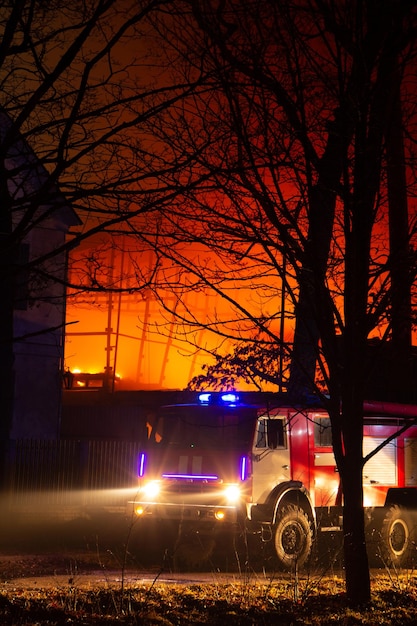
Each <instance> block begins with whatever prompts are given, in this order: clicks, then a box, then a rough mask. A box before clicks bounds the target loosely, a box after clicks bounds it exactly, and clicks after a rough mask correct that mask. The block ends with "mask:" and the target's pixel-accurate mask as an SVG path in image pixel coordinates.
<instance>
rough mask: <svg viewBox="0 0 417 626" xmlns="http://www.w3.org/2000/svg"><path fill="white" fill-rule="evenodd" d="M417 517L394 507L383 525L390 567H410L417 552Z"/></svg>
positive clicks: (385, 558) (385, 549)
mask: <svg viewBox="0 0 417 626" xmlns="http://www.w3.org/2000/svg"><path fill="white" fill-rule="evenodd" d="M416 521H417V518H416V516H413V515H412V513H411V512H410V511H408V510H407V509H404V508H402V507H400V506H392V507H391V508H390V509H389V511H388V512H387V514H386V516H385V518H384V521H383V524H382V530H381V535H382V541H383V554H384V560H386V561H388V565H394V566H397V567H405V566H408V565H410V563H411V561H412V558H413V555H414V556H415V551H416V543H415V539H416Z"/></svg>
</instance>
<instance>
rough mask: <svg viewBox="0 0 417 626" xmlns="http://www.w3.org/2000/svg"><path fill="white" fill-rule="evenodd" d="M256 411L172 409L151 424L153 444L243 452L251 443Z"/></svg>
mask: <svg viewBox="0 0 417 626" xmlns="http://www.w3.org/2000/svg"><path fill="white" fill-rule="evenodd" d="M256 417H257V413H256V409H254V408H253V409H249V408H248V407H245V409H243V408H233V409H232V408H230V409H225V408H220V407H200V406H198V407H194V406H184V407H172V408H170V409H169V410H165V411H163V412H161V413H160V414H159V415H158V416H157V417H156V418H155V419H154V420H152V421H153V423H152V424H151V423H148V438H149V442H150V443H155V444H157V445H158V446H169V447H177V448H215V449H218V448H227V449H233V448H241V447H242V446H247V445H248V443H250V441H251V440H252V437H253V431H254V428H255V425H256Z"/></svg>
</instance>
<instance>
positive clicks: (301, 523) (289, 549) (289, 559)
mask: <svg viewBox="0 0 417 626" xmlns="http://www.w3.org/2000/svg"><path fill="white" fill-rule="evenodd" d="M274 543H275V552H276V555H277V559H278V563H279V565H280V566H281V567H283V568H286V569H289V568H292V567H294V566H295V565H297V566H299V567H301V566H302V565H304V563H305V562H306V560H307V559H308V557H309V556H310V552H311V547H312V543H313V532H312V529H311V525H310V522H309V519H308V517H307V515H306V513H305V512H304V511H303V509H301V508H300V507H298V506H295V505H290V506H287V507H285V508H284V509H283V510H282V511H281V514H280V516H279V518H278V520H277V523H276V526H275V533H274Z"/></svg>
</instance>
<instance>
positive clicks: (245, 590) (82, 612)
mask: <svg viewBox="0 0 417 626" xmlns="http://www.w3.org/2000/svg"><path fill="white" fill-rule="evenodd" d="M213 580H214V582H212V583H209V584H192V585H190V586H185V585H179V584H167V583H166V582H160V581H159V580H158V579H157V578H155V580H154V581H153V582H152V583H147V584H143V583H140V584H138V583H127V582H125V583H124V585H123V587H122V586H121V585H120V583H111V582H105V583H101V584H95V583H92V582H91V581H90V579H88V582H82V581H81V576H80V577H79V576H78V575H77V574H76V575H75V576H71V577H69V578H68V580H67V581H66V582H65V584H62V583H61V584H58V583H57V584H56V585H51V584H49V585H48V586H47V587H46V586H45V587H43V586H42V582H39V583H38V584H37V585H36V588H26V586H25V585H24V584H22V583H21V582H19V583H18V584H16V585H13V581H12V582H11V583H8V585H7V588H3V589H2V591H1V592H0V623H1V624H4V625H8V624H10V625H11V624H13V626H20V625H29V624H31V625H37V624H43V625H50V626H54V625H60V624H78V625H80V626H81V625H93V624H94V625H105V624H106V625H109V624H118V625H120V624H123V625H127V624H129V625H137V624H140V625H142V626H151V625H152V626H158V625H159V626H185V625H192V624H193V625H197V626H198V625H200V626H202V625H206V624H207V625H208V624H210V625H215V626H217V625H218V626H221V625H223V624H228V626H234V625H236V626H237V625H239V626H250V625H251V626H253V625H258V624H259V625H262V626H302V625H304V626H308V625H311V626H313V625H314V626H317V625H321V626H333V625H335V624H341V625H343V626H350V625H354V624H355V625H356V624H363V625H367V626H376V625H377V624H378V625H379V626H383V625H385V624H386V625H396V624H398V626H400V625H401V626H405V625H408V624H410V625H411V624H414V625H415V624H416V623H417V584H416V583H417V576H414V575H413V574H410V573H409V572H405V573H403V574H400V573H397V575H396V578H395V584H393V579H392V576H390V575H388V574H382V573H381V574H378V575H377V576H376V577H374V578H373V582H372V584H373V594H372V602H371V604H370V605H369V606H368V607H366V608H363V609H361V610H360V611H355V610H352V609H350V608H348V607H347V606H346V604H345V600H344V581H343V579H342V578H339V577H337V576H332V577H317V578H315V577H314V576H313V577H312V576H309V577H305V578H304V577H299V579H298V580H297V594H296V596H295V594H294V585H295V581H294V580H293V579H291V578H288V577H287V578H285V579H284V578H282V577H280V578H277V579H274V578H267V577H266V576H261V575H259V574H258V575H255V574H254V575H253V576H252V580H249V579H248V578H247V577H245V578H244V579H243V578H240V579H239V577H238V576H237V577H236V579H235V580H232V581H230V580H229V581H227V582H223V581H222V580H221V576H219V581H218V582H217V581H216V580H215V575H213Z"/></svg>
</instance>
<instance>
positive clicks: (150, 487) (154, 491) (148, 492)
mask: <svg viewBox="0 0 417 626" xmlns="http://www.w3.org/2000/svg"><path fill="white" fill-rule="evenodd" d="M160 491H161V483H160V482H159V480H151V481H150V482H148V483H146V484H145V485H144V486H143V487H142V494H143V496H144V497H145V498H152V499H153V498H156V497H157V495H158V494H159V492H160Z"/></svg>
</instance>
